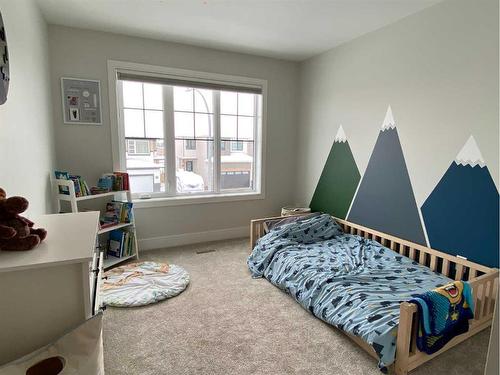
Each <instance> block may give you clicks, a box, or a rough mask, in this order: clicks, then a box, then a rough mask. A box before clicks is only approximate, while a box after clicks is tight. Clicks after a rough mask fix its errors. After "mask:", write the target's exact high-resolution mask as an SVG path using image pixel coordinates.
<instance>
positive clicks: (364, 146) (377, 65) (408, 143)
mask: <svg viewBox="0 0 500 375" xmlns="http://www.w3.org/2000/svg"><path fill="white" fill-rule="evenodd" d="M498 8H499V5H498V0H475V1H470V0H447V1H444V2H442V3H439V4H437V5H435V6H432V7H429V8H427V9H425V10H423V11H421V12H419V13H416V14H414V15H411V16H408V17H406V18H404V19H402V20H400V21H398V22H396V23H394V24H392V25H388V26H386V27H384V28H382V29H379V30H377V31H374V32H372V33H369V34H366V35H364V36H361V37H359V38H357V39H355V40H353V41H351V42H348V43H346V44H343V45H341V46H339V47H336V48H334V49H332V50H330V51H328V52H325V53H323V54H321V55H319V56H316V57H313V58H311V59H309V60H306V61H304V62H303V63H302V64H301V66H300V85H299V87H300V99H299V108H300V111H299V112H300V115H299V126H298V150H297V168H296V170H297V177H296V180H295V181H296V194H295V202H296V203H299V204H307V203H308V202H310V200H311V197H312V195H313V192H314V189H315V187H316V185H317V183H318V180H319V177H320V175H321V171H322V169H323V166H324V165H325V161H326V160H327V157H328V153H329V150H330V147H331V143H332V141H333V139H334V137H335V133H336V131H337V128H338V126H339V124H342V126H343V127H344V129H345V132H346V134H347V136H348V138H349V144H350V146H351V150H352V153H353V155H354V159H355V160H356V164H357V165H358V167H359V170H360V173H361V175H362V176H363V174H364V172H365V170H366V167H367V164H368V161H369V159H370V155H371V153H372V150H373V149H374V145H375V142H376V141H377V137H378V133H379V129H380V126H381V125H382V121H383V119H384V115H385V112H386V109H387V106H388V105H391V107H392V110H393V113H394V118H395V120H396V124H397V129H398V134H399V138H400V141H401V147H402V149H403V153H404V156H405V160H406V165H407V168H408V173H409V178H410V182H411V184H412V187H413V191H414V194H415V199H416V203H417V207H421V205H422V204H423V202H424V201H425V199H426V198H427V197H428V195H429V194H430V193H431V192H432V190H433V189H434V187H435V186H436V185H437V183H438V182H439V180H440V179H441V178H442V176H443V174H444V173H445V172H446V170H447V169H448V167H449V165H450V161H451V160H453V159H454V158H455V156H456V154H457V150H460V149H461V148H462V146H463V144H464V142H465V141H466V140H467V139H468V138H469V136H470V135H471V134H472V135H474V137H475V139H476V141H477V143H478V145H479V148H480V150H481V152H482V154H483V157H484V159H485V160H486V163H487V165H488V167H489V169H490V171H491V174H492V177H493V180H494V181H495V184H496V186H497V188H498V182H499V181H498V179H499V176H498V169H499V155H498V149H499V129H498V124H499V115H498V103H499V97H498V78H499V75H498V66H499V64H498V55H499V49H498V41H499V39H498V11H499V9H498ZM388 183H391V182H389V181H388Z"/></svg>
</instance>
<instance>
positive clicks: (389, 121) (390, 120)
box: [380, 106, 396, 131]
mask: <svg viewBox="0 0 500 375" xmlns="http://www.w3.org/2000/svg"><path fill="white" fill-rule="evenodd" d="M395 127H396V121H394V116H393V115H392V108H391V106H389V107H387V112H386V113H385V118H384V122H383V123H382V127H381V128H380V130H382V131H384V130H388V129H394V128H395Z"/></svg>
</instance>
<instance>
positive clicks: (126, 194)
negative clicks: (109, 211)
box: [52, 179, 139, 269]
mask: <svg viewBox="0 0 500 375" xmlns="http://www.w3.org/2000/svg"><path fill="white" fill-rule="evenodd" d="M52 185H53V191H54V197H55V202H56V209H57V212H60V211H61V202H62V201H65V202H69V203H70V207H71V212H78V202H81V201H88V200H90V199H104V198H107V199H108V200H109V199H110V198H112V199H115V200H118V201H122V202H123V201H127V202H130V203H132V194H131V193H130V191H129V190H120V191H110V192H108V193H101V194H93V195H84V196H80V197H77V196H76V192H75V185H74V183H73V181H72V180H61V179H53V183H52ZM59 187H67V188H68V193H69V194H61V193H60V190H59ZM120 228H122V229H125V228H126V229H127V230H128V231H131V232H133V234H134V249H135V251H134V253H133V254H132V255H128V256H123V257H121V258H116V257H113V256H111V255H109V256H108V257H106V258H105V259H104V262H103V266H104V269H107V268H111V267H113V266H115V265H117V264H120V263H122V262H124V261H126V260H128V259H132V258H134V259H139V247H138V245H137V233H136V227H135V214H134V207H133V206H132V220H131V221H130V222H129V223H118V224H116V225H112V226H109V227H104V228H99V230H98V231H97V238H96V248H97V247H98V245H99V243H100V241H99V236H101V235H103V234H105V233H108V232H110V231H112V230H114V229H120ZM97 254H99V251H97Z"/></svg>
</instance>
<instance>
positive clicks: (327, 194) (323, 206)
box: [309, 125, 361, 219]
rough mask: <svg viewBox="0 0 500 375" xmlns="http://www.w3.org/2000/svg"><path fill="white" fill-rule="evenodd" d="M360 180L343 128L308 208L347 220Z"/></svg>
mask: <svg viewBox="0 0 500 375" xmlns="http://www.w3.org/2000/svg"><path fill="white" fill-rule="evenodd" d="M360 177H361V176H360V174H359V170H358V167H357V165H356V162H355V161H354V157H353V156H352V152H351V148H350V146H349V142H348V141H347V137H346V135H345V132H344V129H343V128H342V125H341V126H340V127H339V129H338V131H337V135H336V136H335V139H334V141H333V145H332V148H331V149H330V154H329V155H328V159H327V160H326V163H325V166H324V168H323V172H322V173H321V177H320V178H319V181H318V185H317V186H316V190H315V191H314V195H313V197H312V200H311V204H310V205H309V206H310V207H311V210H312V211H322V212H327V213H329V214H330V215H333V216H336V217H338V218H341V219H344V218H345V217H346V214H347V211H348V209H349V206H350V204H351V201H352V198H353V196H354V193H355V192H356V188H357V186H358V183H359V179H360Z"/></svg>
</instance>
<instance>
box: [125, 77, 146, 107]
mask: <svg viewBox="0 0 500 375" xmlns="http://www.w3.org/2000/svg"><path fill="white" fill-rule="evenodd" d="M142 104H143V102H142V83H140V82H130V81H123V106H124V107H126V108H142Z"/></svg>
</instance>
